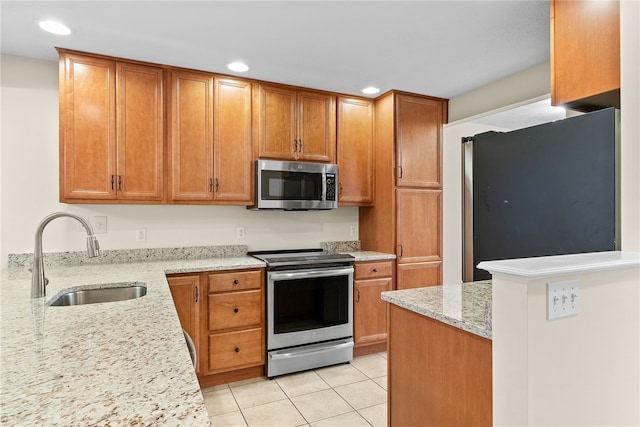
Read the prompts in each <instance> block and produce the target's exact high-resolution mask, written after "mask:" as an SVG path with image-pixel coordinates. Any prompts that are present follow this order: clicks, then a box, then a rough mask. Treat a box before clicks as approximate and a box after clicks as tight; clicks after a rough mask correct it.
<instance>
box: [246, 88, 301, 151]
mask: <svg viewBox="0 0 640 427" xmlns="http://www.w3.org/2000/svg"><path fill="white" fill-rule="evenodd" d="M255 114H256V118H255V124H256V127H257V145H258V150H257V151H258V157H260V158H268V159H283V160H284V159H288V160H294V159H295V154H296V153H295V151H294V140H295V139H296V138H297V137H296V92H295V91H293V90H289V89H287V88H284V87H280V86H270V85H260V86H259V90H258V94H257V103H256V111H255Z"/></svg>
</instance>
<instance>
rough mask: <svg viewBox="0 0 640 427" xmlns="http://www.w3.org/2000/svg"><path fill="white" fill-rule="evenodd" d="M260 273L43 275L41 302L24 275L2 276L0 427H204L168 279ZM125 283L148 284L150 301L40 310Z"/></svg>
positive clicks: (226, 260)
mask: <svg viewBox="0 0 640 427" xmlns="http://www.w3.org/2000/svg"><path fill="white" fill-rule="evenodd" d="M48 255H49V254H47V255H45V257H47V256H48ZM263 266H264V264H263V263H262V262H261V261H259V260H257V259H255V258H252V257H248V256H237V257H223V258H209V259H196V260H164V261H151V262H133V263H131V262H122V263H110V264H90V265H79V266H78V265H76V266H70V265H67V266H47V267H45V274H46V276H47V278H49V285H48V286H47V296H46V297H44V298H38V299H31V298H30V291H31V280H30V279H31V275H30V273H29V272H28V271H26V268H25V267H24V266H22V267H10V268H8V269H5V270H3V271H2V274H1V277H0V313H1V333H2V335H1V350H0V352H1V353H0V354H1V360H2V365H1V366H2V368H1V384H2V387H1V390H0V424H2V425H156V424H163V425H176V426H178V425H179V426H189V425H194V426H203V425H209V417H208V414H207V411H206V408H205V406H204V401H203V397H202V394H201V392H200V386H199V384H198V380H197V378H196V375H195V371H194V368H193V365H192V363H191V359H190V356H189V352H188V350H187V347H186V344H185V340H184V337H183V335H182V328H181V327H180V322H179V320H178V317H177V314H176V311H175V307H174V304H173V300H172V298H171V293H170V291H169V287H168V284H167V281H166V277H165V273H189V272H196V271H207V270H228V269H240V268H255V267H263ZM122 282H144V283H145V284H146V286H147V295H146V296H144V297H142V298H139V299H134V300H129V301H119V302H110V303H104V304H88V305H80V306H70V307H51V306H48V305H46V302H48V301H50V300H51V299H53V298H54V297H55V296H56V294H59V293H61V292H63V291H64V290H65V289H67V288H71V287H77V286H87V285H91V284H96V283H98V284H108V283H122Z"/></svg>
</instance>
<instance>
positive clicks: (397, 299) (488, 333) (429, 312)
mask: <svg viewBox="0 0 640 427" xmlns="http://www.w3.org/2000/svg"><path fill="white" fill-rule="evenodd" d="M442 288H443V287H442V286H431V287H427V288H414V289H405V290H395V291H386V292H382V293H381V294H380V298H381V299H382V300H383V301H386V302H388V303H390V304H394V305H396V306H398V307H401V308H404V309H406V310H409V311H412V312H414V313H417V314H420V315H422V316H425V317H428V318H431V319H434V320H437V321H440V322H442V323H444V324H447V325H450V326H453V327H455V328H458V329H461V330H463V331H466V332H469V333H472V334H474V335H477V336H479V337H482V338H486V339H488V340H491V339H492V330H491V327H490V326H489V327H488V328H487V327H480V326H478V325H476V324H472V323H469V322H467V321H465V320H462V319H457V318H454V317H452V316H449V315H447V314H445V313H443V311H442V307H440V308H439V310H435V309H433V308H430V307H429V306H428V305H427V304H418V303H414V302H411V301H410V300H409V298H407V295H409V294H411V293H416V292H430V291H431V292H437V291H438V290H442ZM420 290H421V291H420ZM489 301H490V299H489ZM489 321H490V320H489Z"/></svg>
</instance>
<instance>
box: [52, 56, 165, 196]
mask: <svg viewBox="0 0 640 427" xmlns="http://www.w3.org/2000/svg"><path fill="white" fill-rule="evenodd" d="M59 52H60V201H61V202H70V203H105V202H106V203H119V202H120V201H122V202H124V203H132V202H133V203H145V202H146V203H159V202H161V201H162V200H163V198H164V197H163V196H164V190H163V178H164V176H163V173H164V171H163V158H164V137H163V135H164V127H163V126H164V117H163V69H162V68H160V67H153V66H148V65H142V64H133V63H127V62H120V61H115V60H110V59H103V58H98V57H93V56H84V55H78V54H74V53H71V52H67V51H65V50H63V49H60V50H59Z"/></svg>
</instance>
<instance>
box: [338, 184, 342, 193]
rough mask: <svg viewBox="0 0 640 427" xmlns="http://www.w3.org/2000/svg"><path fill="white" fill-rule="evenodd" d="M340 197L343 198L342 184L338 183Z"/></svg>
mask: <svg viewBox="0 0 640 427" xmlns="http://www.w3.org/2000/svg"><path fill="white" fill-rule="evenodd" d="M338 195H339V196H342V183H341V182H340V183H338Z"/></svg>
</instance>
